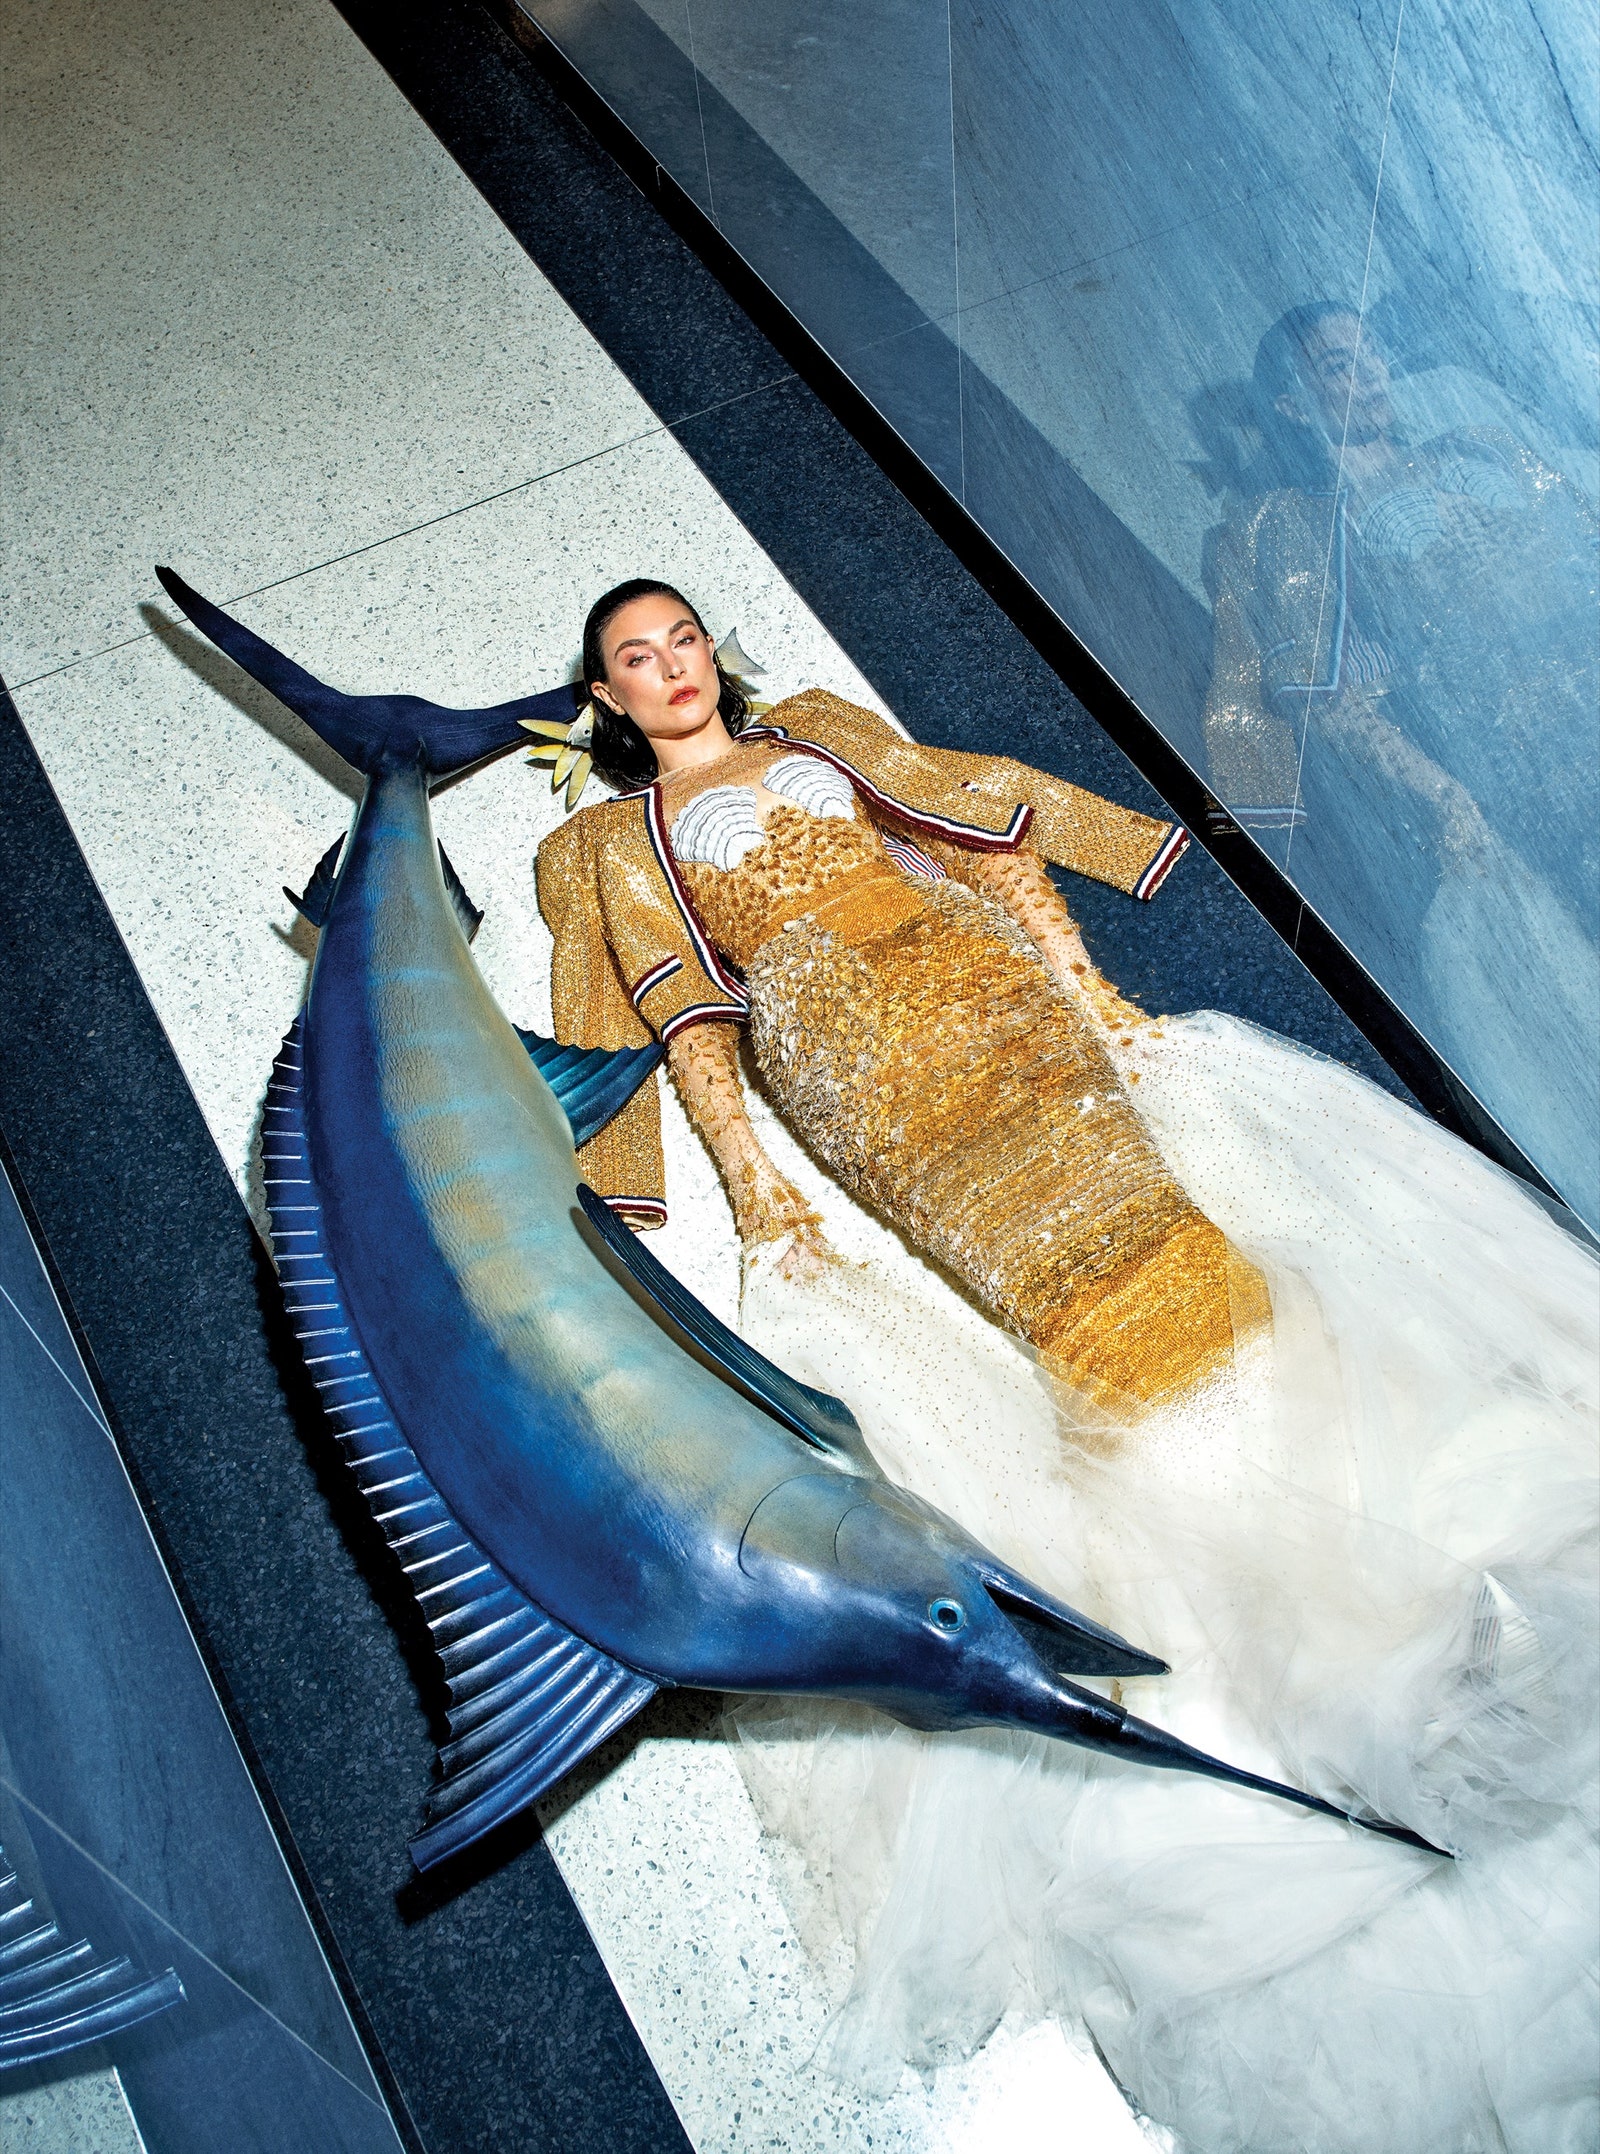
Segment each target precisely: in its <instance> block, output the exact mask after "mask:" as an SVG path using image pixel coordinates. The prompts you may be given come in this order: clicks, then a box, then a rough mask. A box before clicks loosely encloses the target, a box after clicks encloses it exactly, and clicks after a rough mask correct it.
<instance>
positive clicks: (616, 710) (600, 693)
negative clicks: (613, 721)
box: [589, 681, 628, 718]
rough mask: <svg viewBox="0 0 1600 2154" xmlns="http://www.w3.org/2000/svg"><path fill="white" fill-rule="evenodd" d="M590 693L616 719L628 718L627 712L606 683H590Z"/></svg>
mask: <svg viewBox="0 0 1600 2154" xmlns="http://www.w3.org/2000/svg"><path fill="white" fill-rule="evenodd" d="M589 693H590V695H591V696H593V698H594V700H595V701H596V702H597V703H603V704H604V705H605V707H606V709H607V710H608V711H610V713H611V715H612V716H613V717H614V718H626V717H627V715H628V714H627V712H626V711H625V710H624V709H623V707H622V705H621V704H620V703H619V702H618V701H617V699H616V697H615V696H614V695H613V694H612V693H611V690H610V689H609V688H608V687H607V686H606V684H605V682H604V681H591V682H590V683H589Z"/></svg>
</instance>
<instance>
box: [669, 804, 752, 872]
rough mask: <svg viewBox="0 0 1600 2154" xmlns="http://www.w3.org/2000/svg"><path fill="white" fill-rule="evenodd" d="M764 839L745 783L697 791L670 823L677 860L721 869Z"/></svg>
mask: <svg viewBox="0 0 1600 2154" xmlns="http://www.w3.org/2000/svg"><path fill="white" fill-rule="evenodd" d="M766 842H767V834H766V832H765V831H764V830H763V829H762V827H761V818H760V816H759V815H757V813H756V796H755V789H754V787H753V786H748V785H714V786H712V787H711V789H710V790H709V791H708V792H704V793H696V795H695V796H694V798H693V800H691V801H690V802H689V804H688V806H687V807H686V808H685V809H684V810H683V812H682V813H681V814H680V815H679V817H678V819H677V821H676V822H675V823H674V824H673V826H672V850H673V852H674V854H675V855H676V857H677V858H678V859H679V860H695V861H701V862H703V863H704V864H705V866H707V867H708V868H721V869H723V870H724V872H726V870H728V869H729V868H736V867H737V866H738V865H739V862H740V861H741V860H742V859H743V858H744V856H745V854H746V853H753V852H754V851H755V849H756V847H757V846H758V845H765V843H766Z"/></svg>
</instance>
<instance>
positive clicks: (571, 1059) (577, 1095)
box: [516, 1025, 662, 1144]
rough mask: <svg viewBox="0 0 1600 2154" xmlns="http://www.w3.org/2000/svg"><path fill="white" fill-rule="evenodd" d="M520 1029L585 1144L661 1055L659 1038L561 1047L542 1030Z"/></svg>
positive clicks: (575, 1140)
mask: <svg viewBox="0 0 1600 2154" xmlns="http://www.w3.org/2000/svg"><path fill="white" fill-rule="evenodd" d="M516 1030H517V1038H518V1039H519V1040H521V1042H522V1044H523V1046H524V1047H526V1048H527V1050H528V1059H529V1061H530V1062H532V1064H533V1066H534V1068H535V1069H536V1070H537V1071H538V1072H539V1075H540V1076H541V1077H542V1078H543V1079H544V1081H545V1083H546V1084H547V1085H548V1086H549V1087H550V1089H551V1091H552V1092H553V1093H554V1094H555V1096H556V1098H557V1099H558V1100H559V1101H560V1103H561V1107H562V1111H563V1112H564V1113H565V1115H566V1118H567V1120H568V1122H570V1123H571V1125H572V1141H573V1143H574V1144H587V1143H588V1141H589V1139H590V1138H591V1137H593V1136H595V1135H596V1134H597V1133H598V1132H599V1131H600V1130H602V1129H604V1128H605V1126H606V1124H607V1123H608V1122H609V1121H610V1120H611V1118H612V1116H613V1115H618V1114H620V1113H621V1112H622V1110H623V1108H624V1107H626V1106H627V1104H628V1102H629V1100H630V1099H632V1097H633V1095H634V1093H635V1092H637V1091H638V1089H639V1087H640V1085H642V1084H643V1083H644V1081H645V1079H646V1078H647V1077H648V1076H649V1075H650V1072H651V1071H652V1070H653V1069H655V1068H656V1067H657V1065H658V1064H659V1063H660V1061H661V1056H662V1049H661V1046H660V1044H659V1042H657V1041H655V1040H652V1041H651V1042H650V1044H649V1045H648V1046H647V1047H617V1048H610V1047H563V1046H561V1045H560V1044H559V1042H557V1041H555V1040H547V1039H546V1038H545V1036H544V1034H543V1033H542V1032H524V1031H523V1029H522V1027H521V1026H520V1025H518V1026H517V1028H516Z"/></svg>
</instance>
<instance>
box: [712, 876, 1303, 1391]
mask: <svg viewBox="0 0 1600 2154" xmlns="http://www.w3.org/2000/svg"><path fill="white" fill-rule="evenodd" d="M901 889H902V891H904V890H905V885H904V884H902V885H901ZM906 895H907V896H914V900H915V902H913V903H912V904H910V905H907V904H905V903H903V902H901V903H896V904H894V905H888V906H885V907H884V908H883V909H882V911H881V912H880V913H879V914H877V916H876V917H875V916H874V910H873V908H872V906H871V905H870V903H868V902H866V901H865V900H866V896H867V894H866V893H865V892H863V893H862V901H861V902H858V903H857V904H856V905H855V906H854V907H853V908H852V909H850V910H848V911H843V910H841V911H839V912H836V913H835V914H834V916H833V917H832V918H825V920H824V921H816V920H810V921H802V922H800V923H798V924H796V925H795V926H792V927H790V928H788V929H787V930H786V931H785V932H783V933H781V934H778V935H774V936H773V937H771V939H770V940H768V941H767V942H765V943H764V944H763V945H762V947H761V948H760V949H759V950H758V951H757V952H756V953H755V955H754V957H753V958H752V960H751V962H750V967H749V974H748V985H749V990H750V996H751V1031H752V1039H753V1044H754V1048H755V1054H756V1059H757V1063H758V1065H759V1067H760V1069H761V1071H762V1074H763V1076H764V1077H765V1079H766V1081H767V1084H768V1086H769V1088H770V1090H771V1092H772V1095H773V1098H774V1103H775V1104H776V1105H777V1106H778V1108H779V1110H780V1111H781V1112H782V1113H783V1114H784V1116H785V1117H786V1118H787V1119H788V1121H789V1122H790V1124H791V1126H792V1127H793V1128H794V1129H795V1130H796V1131H797V1132H798V1133H799V1135H800V1136H801V1137H802V1138H803V1139H804V1141H805V1142H806V1143H808V1144H809V1145H810V1146H811V1148H812V1149H813V1150H814V1151H815V1152H816V1154H817V1155H818V1157H819V1158H820V1159H822V1160H823V1162H824V1163H825V1164H826V1165H827V1166H828V1167H829V1168H830V1169H831V1170H832V1172H833V1173H834V1174H835V1175H836V1176H837V1177H838V1178H839V1180H840V1181H842V1182H843V1183H844V1185H845V1186H846V1187H847V1188H848V1189H849V1190H850V1191H851V1192H852V1193H853V1194H854V1195H856V1196H857V1197H858V1198H860V1199H861V1200H862V1201H863V1202H865V1203H866V1204H868V1205H870V1206H871V1207H872V1208H873V1209H874V1210H875V1211H877V1212H878V1213H879V1214H880V1215H881V1216H882V1217H883V1218H885V1219H887V1220H888V1221H889V1222H890V1223H891V1224H892V1225H894V1226H896V1227H897V1228H899V1229H900V1231H901V1232H902V1233H904V1234H905V1235H906V1236H907V1237H908V1239H909V1240H911V1241H912V1242H914V1243H915V1244H916V1245H917V1246H918V1247H919V1248H920V1249H922V1250H924V1251H926V1252H927V1254H928V1255H930V1256H931V1257H932V1258H933V1259H934V1260H935V1261H936V1262H938V1263H940V1264H942V1265H943V1266H945V1267H946V1268H947V1269H948V1270H949V1271H951V1272H953V1273H954V1274H955V1275H956V1276H957V1278H959V1279H960V1280H962V1281H963V1282H964V1283H965V1284H966V1285H967V1286H968V1287H969V1288H970V1289H971V1290H972V1291H973V1292H974V1293H975V1294H976V1295H977V1296H978V1297H979V1298H980V1299H981V1300H982V1301H983V1302H985V1303H986V1304H987V1306H988V1307H989V1308H990V1309H991V1310H993V1311H994V1312H995V1314H996V1315H998V1316H999V1317H1000V1318H1001V1319H1002V1320H1003V1321H1004V1322H1006V1323H1007V1324H1009V1325H1011V1326H1012V1327H1013V1328H1014V1329H1015V1330H1017V1331H1019V1332H1021V1333H1022V1334H1023V1335H1024V1336H1025V1337H1026V1338H1028V1339H1030V1340H1031V1341H1032V1342H1033V1343H1034V1344H1035V1345H1036V1346H1037V1347H1038V1348H1039V1349H1040V1351H1041V1354H1042V1355H1043V1357H1044V1358H1045V1360H1046V1362H1047V1364H1048V1365H1049V1366H1051V1367H1052V1368H1053V1369H1054V1370H1055V1371H1056V1373H1058V1374H1059V1375H1061V1376H1063V1377H1064V1378H1065V1379H1067V1380H1068V1381H1069V1382H1071V1383H1072V1384H1073V1385H1074V1386H1075V1387H1076V1388H1078V1389H1079V1390H1080V1391H1082V1392H1084V1393H1086V1394H1087V1395H1088V1396H1089V1397H1090V1398H1092V1399H1094V1400H1096V1401H1098V1402H1100V1403H1103V1404H1106V1405H1111V1404H1113V1403H1116V1402H1134V1403H1138V1404H1146V1403H1150V1402H1153V1401H1155V1400H1159V1399H1162V1398H1168V1397H1172V1396H1174V1395H1176V1394H1177V1393H1179V1392H1182V1391H1184V1390H1187V1389H1189V1388H1190V1387H1191V1386H1193V1385H1194V1384H1196V1383H1198V1382H1200V1381H1202V1380H1203V1379H1204V1378H1205V1377H1206V1376H1207V1375H1209V1374H1210V1373H1212V1372H1213V1371H1214V1370H1216V1369H1217V1368H1219V1367H1221V1366H1222V1365H1223V1364H1224V1363H1225V1362H1226V1361H1227V1359H1228V1357H1229V1356H1230V1354H1231V1352H1232V1348H1233V1343H1234V1321H1233V1302H1234V1299H1235V1298H1236V1297H1237V1296H1238V1295H1239V1293H1240V1291H1241V1287H1242V1288H1243V1291H1244V1293H1245V1295H1246V1297H1248V1296H1249V1293H1250V1285H1249V1281H1250V1278H1251V1277H1252V1276H1253V1275H1251V1274H1249V1269H1248V1267H1246V1266H1243V1265H1242V1264H1241V1261H1240V1260H1239V1259H1238V1258H1237V1257H1236V1256H1234V1255H1233V1254H1232V1252H1231V1251H1230V1249H1229V1246H1228V1244H1227V1242H1226V1240H1225V1238H1224V1237H1223V1235H1222V1234H1221V1233H1220V1232H1219V1231H1218V1229H1217V1228H1216V1227H1214V1226H1213V1225H1212V1224H1211V1222H1210V1221H1209V1220H1208V1219H1206V1218H1205V1217H1204V1216H1203V1214H1201V1213H1200V1212H1199V1211H1197V1210H1196V1209H1195V1207H1194V1205H1193V1204H1192V1203H1191V1202H1190V1200H1189V1199H1188V1197H1187V1196H1186V1195H1185V1194H1184V1192H1183V1190H1182V1189H1181V1188H1180V1187H1179V1185H1178V1183H1177V1182H1176V1181H1175V1180H1174V1179H1173V1177H1172V1175H1171V1174H1170V1173H1169V1171H1168V1170H1167V1168H1166V1166H1165V1165H1164V1163H1163V1161H1162V1159H1161V1155H1160V1153H1159V1152H1158V1151H1157V1150H1156V1148H1155V1146H1154V1145H1153V1144H1152V1142H1151V1141H1150V1138H1149V1137H1148V1135H1147V1134H1146V1132H1145V1130H1144V1127H1143V1125H1142V1124H1141V1122H1140V1120H1139V1118H1138V1115H1137V1114H1136V1113H1135V1111H1134V1108H1133V1105H1132V1102H1131V1100H1130V1098H1129V1096H1128V1094H1127V1092H1126V1091H1125V1090H1124V1089H1123V1086H1122V1084H1121V1082H1120V1080H1119V1078H1118V1077H1117V1074H1116V1072H1115V1070H1114V1069H1113V1068H1112V1065H1111V1063H1110V1061H1109V1059H1108V1057H1107V1055H1106V1053H1105V1050H1104V1048H1103V1047H1102V1046H1101V1045H1100V1042H1099V1040H1098V1038H1097V1037H1096V1035H1095V1033H1094V1031H1093V1028H1092V1026H1091V1025H1090V1023H1089V1022H1088V1020H1087V1019H1085V1018H1082V1017H1080V1016H1079V1015H1078V1013H1077V1012H1076V1010H1074V1009H1073V1008H1072V1007H1071V1006H1070V1004H1069V1003H1068V1002H1067V1001H1066V999H1065V998H1064V997H1063V995H1062V994H1061V991H1060V989H1059V988H1058V987H1057V985H1056V983H1055V981H1054V980H1053V979H1052V977H1051V975H1050V974H1049V972H1048V971H1047V970H1046V968H1045V966H1044V963H1043V961H1042V960H1041V959H1040V957H1039V955H1038V953H1037V951H1036V950H1035V949H1034V947H1033V945H1032V944H1031V943H1030V942H1029V941H1028V940H1027V938H1026V937H1025V936H1024V935H1023V934H1022V932H1021V930H1020V929H1019V928H1017V927H1016V926H1015V925H1014V923H1013V922H1012V921H1011V920H1010V918H1009V916H1008V915H1007V914H1006V913H1004V912H1003V911H1002V910H1001V908H999V907H998V906H996V905H993V904H992V903H990V902H989V901H988V900H987V899H984V898H982V897H979V896H977V895H975V894H974V893H972V892H971V891H968V890H966V889H964V888H963V887H961V886H960V885H959V884H956V883H954V882H950V883H936V884H932V885H928V886H925V887H923V888H920V889H917V890H916V891H915V892H914V893H913V892H906ZM1257 1313H1260V1312H1257Z"/></svg>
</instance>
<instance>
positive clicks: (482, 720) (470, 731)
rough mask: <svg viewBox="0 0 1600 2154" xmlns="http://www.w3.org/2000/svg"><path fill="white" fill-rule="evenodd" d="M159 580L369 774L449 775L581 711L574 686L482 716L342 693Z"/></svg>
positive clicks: (413, 700) (227, 649)
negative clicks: (537, 725)
mask: <svg viewBox="0 0 1600 2154" xmlns="http://www.w3.org/2000/svg"><path fill="white" fill-rule="evenodd" d="M156 575H157V576H158V577H159V579H160V582H161V588H162V589H163V590H164V591H165V592H166V594H167V596H168V597H169V598H170V599H171V600H172V602H173V604H174V605H176V606H178V607H180V608H181V609H182V610H183V612H185V613H186V614H187V615H188V616H189V619H190V620H191V621H193V623H194V625H195V627H196V628H198V629H199V631H200V633H201V634H202V635H203V636H206V637H208V638H209V639H210V641H211V642H213V643H214V644H215V645H216V646H217V649H218V650H219V651H222V652H224V653H226V655H227V656H228V657H229V658H231V659H232V660H233V662H234V664H235V665H236V666H242V667H243V669H244V671H245V672H246V673H248V674H249V675H250V677H251V679H252V680H256V681H259V682H260V683H261V685H262V687H263V688H266V689H269V690H270V691H271V693H272V694H273V695H275V696H276V697H277V698H278V701H279V702H280V703H285V704H287V705H288V707H289V709H290V710H292V711H293V712H294V714H295V716H296V717H297V718H303V719H304V720H305V722H306V724H307V725H308V726H310V728H311V730H312V732H313V733H315V734H316V736H317V738H318V739H319V740H322V741H325V742H326V743H327V745H328V746H329V747H330V748H331V749H332V750H333V751H334V753H335V754H336V755H342V756H343V757H344V759H345V761H346V762H347V763H352V764H354V766H355V768H356V769H357V770H360V771H365V772H366V773H367V774H368V775H369V776H370V775H371V774H372V773H374V772H375V771H379V770H385V769H391V768H396V767H398V766H400V765H402V764H408V763H409V764H414V765H415V764H420V765H421V767H422V768H423V769H425V770H427V771H429V772H430V773H432V774H433V775H434V776H435V777H444V776H446V775H447V774H448V773H449V772H451V771H453V770H465V769H466V768H467V767H468V766H469V765H470V764H473V763H477V762H481V761H482V759H483V758H484V757H485V756H487V755H493V754H494V753H495V752H496V751H497V750H498V749H501V748H509V747H511V746H512V745H513V744H514V743H515V742H517V741H520V740H521V739H522V737H523V721H524V720H525V719H535V720H537V719H558V718H570V717H571V716H572V714H573V711H574V709H575V708H576V698H575V695H574V691H573V690H572V689H571V688H570V687H561V688H551V689H548V690H546V691H545V692H544V693H543V694H541V695H534V696H522V697H519V698H518V699H517V700H516V701H515V702H513V703H500V704H496V705H494V706H493V707H492V708H488V709H483V710H448V709H446V708H445V707H444V705H443V704H439V703H428V702H425V701H424V700H423V698H422V697H421V696H398V695H391V696H351V695H345V694H343V693H342V692H341V691H340V690H339V689H337V688H330V687H329V686H328V684H327V683H326V682H325V681H319V680H318V679H317V678H316V676H315V675H314V674H311V673H307V671H306V670H305V668H304V667H303V666H298V665H296V664H295V662H294V660H293V659H292V658H286V657H285V656H284V654H283V652H282V651H279V650H275V649H274V648H273V646H272V645H271V644H270V643H268V642H266V641H265V640H264V639H263V638H262V637H260V636H258V635H257V634H256V633H255V631H254V630H253V629H250V628H246V627H245V625H244V623H243V622H242V621H236V620H234V618H233V616H232V615H231V614H227V613H224V612H223V611H222V608H221V607H220V606H214V605H212V603H211V601H210V599H208V598H202V597H201V595H200V593H199V592H198V591H196V590H195V589H194V588H193V587H192V586H191V585H189V584H187V583H185V582H184V580H183V578H182V577H181V576H178V575H174V573H173V571H172V570H171V569H170V568H158V569H157V570H156Z"/></svg>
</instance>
